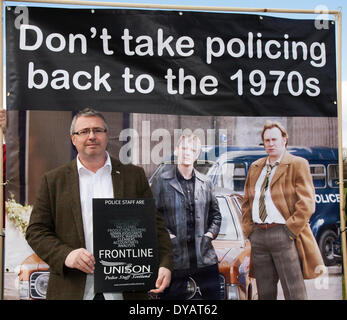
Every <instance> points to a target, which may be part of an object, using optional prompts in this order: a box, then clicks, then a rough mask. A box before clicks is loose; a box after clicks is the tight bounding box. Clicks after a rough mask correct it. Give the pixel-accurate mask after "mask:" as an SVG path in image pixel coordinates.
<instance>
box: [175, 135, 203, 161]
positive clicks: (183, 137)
mask: <svg viewBox="0 0 347 320" xmlns="http://www.w3.org/2000/svg"><path fill="white" fill-rule="evenodd" d="M185 140H187V141H191V142H192V143H193V145H195V146H196V153H195V160H196V159H197V158H198V157H199V155H200V151H201V141H200V138H199V137H198V136H196V135H195V134H194V133H190V134H182V135H181V136H180V138H179V139H178V141H177V144H176V147H175V155H177V150H178V148H179V147H180V145H181V144H182V143H183V141H185Z"/></svg>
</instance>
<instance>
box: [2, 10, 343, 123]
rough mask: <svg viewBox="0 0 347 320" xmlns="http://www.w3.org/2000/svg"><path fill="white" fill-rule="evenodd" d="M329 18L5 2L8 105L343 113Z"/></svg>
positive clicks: (192, 112) (167, 111)
mask: <svg viewBox="0 0 347 320" xmlns="http://www.w3.org/2000/svg"><path fill="white" fill-rule="evenodd" d="M22 22H25V23H26V24H23V23H22ZM326 22H327V23H326V24H323V25H322V24H317V23H316V21H315V20H299V19H285V18H274V17H268V16H260V15H251V14H231V13H206V12H186V11H183V12H180V11H159V10H157V11H155V10H151V11H149V10H117V9H95V10H94V9H93V10H90V9H57V8H29V9H28V8H26V10H24V11H20V10H15V7H7V9H6V45H7V56H6V62H7V65H6V70H7V108H8V109H9V110H79V109H82V108H84V107H86V106H92V107H94V108H96V109H98V110H101V111H119V112H136V113H163V114H187V115H216V116H218V115H230V116H259V115H261V116H323V117H331V116H336V115H337V106H336V57H335V25H334V24H333V22H332V21H326Z"/></svg>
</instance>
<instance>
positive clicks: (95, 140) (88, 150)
mask: <svg viewBox="0 0 347 320" xmlns="http://www.w3.org/2000/svg"><path fill="white" fill-rule="evenodd" d="M87 128H89V129H92V128H93V129H96V128H102V129H105V126H104V122H103V120H102V119H101V118H99V117H84V116H82V117H79V118H78V119H77V121H76V123H75V129H74V131H75V132H79V131H80V130H83V129H87ZM71 141H72V143H73V145H74V146H75V147H76V149H77V151H78V154H79V155H80V156H81V157H82V158H86V157H89V158H90V157H98V156H104V155H105V150H106V147H107V143H108V133H107V132H99V133H96V132H94V131H92V130H91V131H90V133H89V134H82V135H77V134H75V135H71Z"/></svg>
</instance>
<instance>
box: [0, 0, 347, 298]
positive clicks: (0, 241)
mask: <svg viewBox="0 0 347 320" xmlns="http://www.w3.org/2000/svg"><path fill="white" fill-rule="evenodd" d="M11 2H14V1H6V3H11ZM16 2H17V1H16ZM20 2H28V3H41V4H57V5H79V6H89V7H90V6H91V7H93V6H95V7H117V8H137V9H172V10H191V11H223V12H259V13H261V12H263V13H293V14H300V13H302V14H330V15H334V16H335V20H336V21H337V109H338V113H337V115H338V143H339V145H338V149H339V181H340V184H339V186H340V194H341V195H342V196H341V197H340V199H341V200H340V221H341V222H340V228H341V231H345V229H346V221H345V212H344V208H345V199H344V197H343V189H344V188H343V158H342V13H341V11H338V10H304V9H270V8H231V7H212V6H178V5H159V4H135V3H121V2H97V1H79V0H49V1H43V0H25V1H20ZM3 4H4V0H0V10H1V23H0V24H1V25H0V61H1V64H0V75H1V76H0V88H1V89H0V110H2V109H3V108H4V106H3V88H4V87H3V86H4V67H3V62H4V54H3V41H4V39H3V31H4V29H3V28H4V26H3V21H4V16H3V9H4V8H3ZM0 141H3V132H2V129H0ZM3 184H4V183H3V153H2V152H0V186H1V185H3ZM3 201H4V199H3V193H2V192H0V204H2V203H3ZM3 214H4V213H3V205H0V218H1V219H0V300H3V288H4V286H3V282H4V281H3V279H4V272H3V262H4V261H3V260H4V259H3V258H4V250H3V248H4V237H5V234H4V231H3ZM341 239H342V254H343V266H344V282H345V288H347V271H346V268H347V256H346V254H347V251H346V232H342V233H341Z"/></svg>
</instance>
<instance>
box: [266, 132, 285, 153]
mask: <svg viewBox="0 0 347 320" xmlns="http://www.w3.org/2000/svg"><path fill="white" fill-rule="evenodd" d="M286 142H287V139H286V138H284V137H282V133H281V131H280V129H278V128H276V127H274V128H271V129H266V130H265V132H264V147H265V151H266V153H267V154H268V155H269V156H270V158H272V159H275V160H276V159H278V158H279V157H280V156H281V154H282V152H283V151H284V149H285V148H286Z"/></svg>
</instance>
